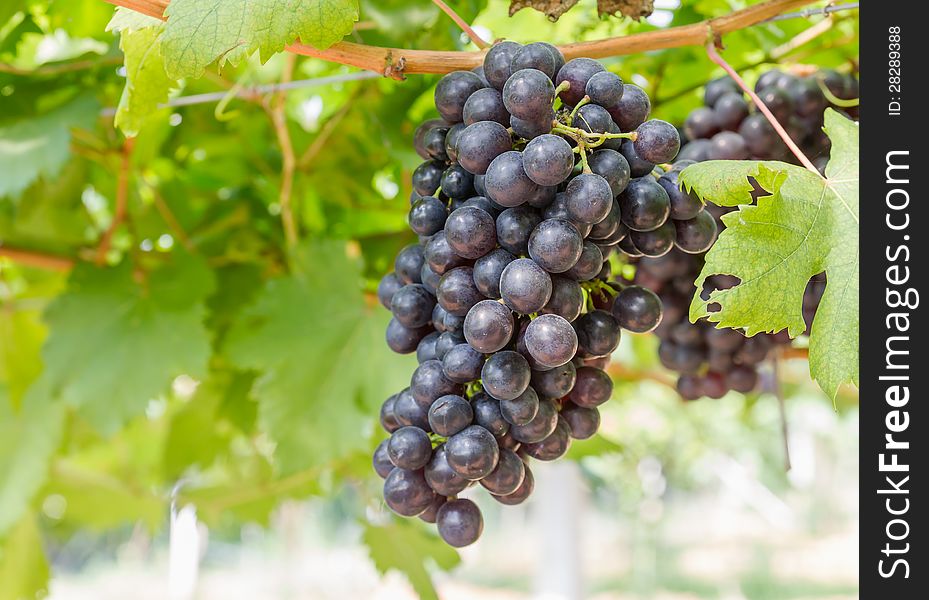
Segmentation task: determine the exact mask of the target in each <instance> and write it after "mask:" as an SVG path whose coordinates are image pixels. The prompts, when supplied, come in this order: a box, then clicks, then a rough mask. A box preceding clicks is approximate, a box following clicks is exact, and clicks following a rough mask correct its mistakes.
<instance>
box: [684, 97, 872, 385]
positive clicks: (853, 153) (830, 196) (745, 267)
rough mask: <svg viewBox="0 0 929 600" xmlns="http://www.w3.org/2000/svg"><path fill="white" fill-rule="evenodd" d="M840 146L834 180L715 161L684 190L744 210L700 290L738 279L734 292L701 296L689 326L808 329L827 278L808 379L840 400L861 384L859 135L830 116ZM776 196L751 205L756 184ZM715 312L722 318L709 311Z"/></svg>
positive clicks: (832, 167)
mask: <svg viewBox="0 0 929 600" xmlns="http://www.w3.org/2000/svg"><path fill="white" fill-rule="evenodd" d="M826 131H827V133H828V134H829V135H830V137H831V138H832V143H833V149H832V157H831V159H830V161H829V165H828V166H827V169H826V173H827V177H825V178H824V177H821V176H819V175H818V174H815V173H812V172H810V171H808V170H807V169H804V168H801V167H796V166H793V165H788V164H786V163H780V162H749V161H739V162H734V161H709V162H704V163H699V164H696V165H692V166H690V167H688V168H686V169H685V170H684V171H683V172H682V173H681V183H682V185H683V186H684V187H685V188H686V189H693V190H695V191H696V192H697V194H698V195H699V196H700V197H701V198H703V199H705V200H709V201H711V202H714V203H716V204H719V205H722V206H734V205H740V206H739V210H738V211H736V212H731V213H728V214H726V215H724V216H723V222H724V223H725V224H726V229H725V230H724V231H723V232H722V233H721V234H720V236H719V239H718V241H717V242H716V244H715V245H714V246H713V248H711V249H710V251H709V252H708V253H707V255H706V264H705V266H704V268H703V271H702V272H701V273H700V276H699V277H698V279H697V281H696V289H697V290H701V289H702V287H703V282H704V281H705V280H706V278H707V277H710V276H712V275H715V274H727V275H734V276H736V277H738V278H739V279H740V283H739V284H738V285H736V286H735V287H732V288H729V289H726V290H715V291H713V292H711V293H710V295H709V298H708V299H707V300H704V299H702V298H701V297H700V294H699V292H698V293H696V294H695V295H694V298H693V301H692V303H691V308H690V318H691V320H694V321H695V320H697V319H699V318H701V317H706V318H707V319H708V320H709V321H711V322H714V323H719V325H720V326H723V327H734V328H744V329H745V331H746V333H747V334H748V335H750V336H751V335H755V334H756V333H758V332H761V331H767V332H774V331H780V330H782V329H787V331H788V333H789V334H790V335H791V337H795V336H797V335H800V334H801V333H803V332H804V330H805V329H806V325H805V323H804V321H803V310H802V309H803V292H804V290H805V289H806V285H807V282H808V281H809V280H810V278H811V277H812V276H814V275H816V274H818V273H822V272H823V271H825V273H826V277H827V281H828V283H827V285H826V291H825V294H824V296H823V300H822V302H821V304H820V308H819V310H818V311H817V314H816V318H815V320H814V323H813V328H812V332H811V339H810V370H811V374H812V376H813V378H814V379H815V380H816V381H817V382H818V383H819V385H820V387H822V389H823V390H824V391H825V392H826V393H827V394H828V395H829V397H830V398H835V395H836V393H837V391H838V387H839V386H840V385H841V384H843V383H853V384H855V385H857V384H858V130H857V126H856V125H855V124H854V123H853V122H851V121H849V120H848V119H846V118H844V117H841V116H840V115H839V114H838V113H836V112H835V111H832V110H828V111H827V112H826ZM750 177H751V178H754V179H755V180H756V181H757V182H758V184H759V185H760V186H761V187H762V188H764V189H765V190H766V191H767V192H769V193H770V195H768V196H762V197H760V198H758V200H757V205H755V206H751V205H749V203H750V202H751V201H752V199H751V195H750V193H749V192H750V191H751V190H752V189H753V186H752V185H751V183H750V181H749V178H750ZM711 303H717V304H718V305H719V306H720V307H721V308H720V310H719V311H718V312H710V311H709V310H708V306H709V305H710V304H711Z"/></svg>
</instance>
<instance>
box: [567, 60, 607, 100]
mask: <svg viewBox="0 0 929 600" xmlns="http://www.w3.org/2000/svg"><path fill="white" fill-rule="evenodd" d="M601 71H605V69H604V68H603V65H601V64H600V63H598V62H597V61H595V60H592V59H590V58H574V59H571V60H569V61H568V62H566V63H565V64H564V66H562V67H561V68H560V69H559V70H558V74H557V75H556V76H555V85H559V84H561V83H562V82H563V81H567V82H568V83H569V84H570V87H569V88H568V89H566V90H562V91H561V92H560V93H559V94H558V95H559V97H560V98H561V101H562V102H564V103H565V104H566V105H569V106H574V105H575V104H577V103H578V102H580V101H581V99H582V98H583V97H584V94H585V93H586V88H587V82H588V81H590V78H591V77H593V75H594V74H596V73H599V72H601Z"/></svg>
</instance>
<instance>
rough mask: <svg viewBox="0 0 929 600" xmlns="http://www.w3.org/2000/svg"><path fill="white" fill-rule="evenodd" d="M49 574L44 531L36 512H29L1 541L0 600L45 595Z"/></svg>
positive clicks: (22, 599) (19, 599) (18, 599)
mask: <svg viewBox="0 0 929 600" xmlns="http://www.w3.org/2000/svg"><path fill="white" fill-rule="evenodd" d="M48 576H49V568H48V560H47V559H46V558H45V549H44V547H43V545H42V534H41V532H40V531H39V524H38V523H37V521H36V516H35V514H33V513H32V512H29V513H26V514H25V515H23V517H22V518H21V519H20V520H19V522H18V523H17V524H16V525H15V526H14V527H13V529H12V530H10V533H9V535H8V536H7V537H6V539H5V540H3V542H2V544H0V582H2V585H0V600H25V599H28V598H43V597H45V594H46V592H47V588H48Z"/></svg>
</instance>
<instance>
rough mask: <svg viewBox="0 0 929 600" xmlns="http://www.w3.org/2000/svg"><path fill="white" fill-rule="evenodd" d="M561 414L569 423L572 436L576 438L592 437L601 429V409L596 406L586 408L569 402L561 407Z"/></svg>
mask: <svg viewBox="0 0 929 600" xmlns="http://www.w3.org/2000/svg"><path fill="white" fill-rule="evenodd" d="M560 415H561V418H562V419H564V421H565V423H567V425H568V430H569V431H570V434H571V437H573V438H574V439H576V440H586V439H588V438H591V437H593V436H594V434H595V433H597V430H598V429H600V411H599V410H597V409H596V408H584V407H583V406H578V405H576V404H574V403H573V402H568V403H566V404H565V405H564V408H562V409H561V413H560Z"/></svg>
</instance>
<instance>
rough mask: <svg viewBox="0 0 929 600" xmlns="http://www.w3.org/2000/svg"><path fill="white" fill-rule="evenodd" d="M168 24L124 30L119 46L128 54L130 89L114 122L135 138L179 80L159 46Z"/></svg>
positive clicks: (122, 97)
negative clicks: (169, 70) (169, 71)
mask: <svg viewBox="0 0 929 600" xmlns="http://www.w3.org/2000/svg"><path fill="white" fill-rule="evenodd" d="M163 31H164V24H163V23H161V22H160V21H158V22H157V26H152V27H145V28H140V29H128V28H127V29H123V30H122V31H121V32H120V39H119V47H120V49H122V51H123V54H124V55H125V63H126V86H125V87H124V88H123V94H122V96H120V98H119V105H118V106H117V107H116V117H115V118H114V123H115V125H116V126H117V127H119V128H120V130H122V132H123V133H124V134H125V135H126V136H128V137H133V136H136V135H138V134H139V130H140V129H141V128H142V125H143V124H144V123H145V119H146V117H148V116H149V115H150V114H151V113H153V112H155V110H156V109H157V108H158V105H159V104H161V103H162V102H165V101H166V100H167V99H168V95H169V94H170V92H171V89H172V88H174V87H176V86H177V80H176V79H172V78H171V77H168V74H167V73H165V63H164V56H163V55H162V53H161V44H160V43H159V40H160V37H161V34H162V33H163Z"/></svg>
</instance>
